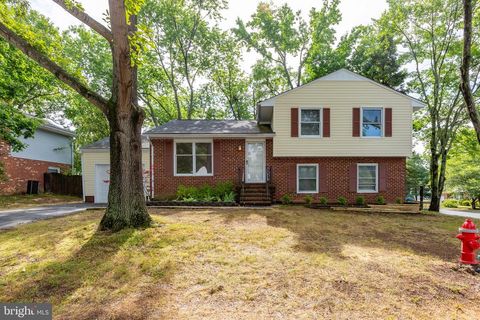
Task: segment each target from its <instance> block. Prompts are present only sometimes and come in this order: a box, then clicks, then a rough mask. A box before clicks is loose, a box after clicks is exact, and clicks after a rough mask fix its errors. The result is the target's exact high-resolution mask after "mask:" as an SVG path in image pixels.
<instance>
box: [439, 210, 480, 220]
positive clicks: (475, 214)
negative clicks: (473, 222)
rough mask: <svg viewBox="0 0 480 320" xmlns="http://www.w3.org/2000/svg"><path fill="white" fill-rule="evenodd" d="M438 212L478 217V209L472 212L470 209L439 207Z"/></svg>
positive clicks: (479, 213) (479, 216)
mask: <svg viewBox="0 0 480 320" xmlns="http://www.w3.org/2000/svg"><path fill="white" fill-rule="evenodd" d="M440 213H441V214H446V215H449V216H457V217H465V218H474V219H480V211H476V212H472V211H461V210H455V209H445V208H443V209H440Z"/></svg>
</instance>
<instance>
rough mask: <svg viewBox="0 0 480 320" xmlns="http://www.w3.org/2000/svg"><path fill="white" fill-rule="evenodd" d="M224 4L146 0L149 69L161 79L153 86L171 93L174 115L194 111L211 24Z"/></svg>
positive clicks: (208, 51)
mask: <svg viewBox="0 0 480 320" xmlns="http://www.w3.org/2000/svg"><path fill="white" fill-rule="evenodd" d="M225 6H226V2H225V1H224V0H222V1H217V0H207V1H197V0H188V1H169V0H148V1H147V2H146V4H145V6H144V8H143V10H142V11H141V17H142V18H144V20H145V22H146V24H147V25H146V26H147V28H148V29H149V30H150V32H148V39H149V45H150V47H151V48H152V51H151V54H149V58H150V63H151V66H152V68H151V69H152V71H153V72H155V74H157V75H159V76H158V79H159V81H162V84H161V85H156V87H157V88H159V89H163V90H164V92H165V94H168V95H169V96H171V98H172V101H173V104H174V105H175V108H176V118H177V119H182V118H185V117H186V118H187V119H191V118H192V117H193V116H194V115H195V111H196V110H195V99H196V95H197V94H198V93H200V92H202V91H201V90H199V87H200V82H201V80H202V77H205V76H206V75H207V73H208V69H209V67H210V57H211V54H212V53H213V51H214V42H213V41H212V40H213V38H212V32H213V27H212V26H211V25H210V24H211V23H212V22H215V21H217V20H218V19H219V18H220V16H219V11H220V10H221V9H223V8H225ZM155 66H156V69H155V68H154V67H155ZM165 80H166V81H165ZM152 85H153V86H155V82H152ZM197 90H199V91H198V92H197ZM142 100H143V99H142ZM163 103H165V102H163Z"/></svg>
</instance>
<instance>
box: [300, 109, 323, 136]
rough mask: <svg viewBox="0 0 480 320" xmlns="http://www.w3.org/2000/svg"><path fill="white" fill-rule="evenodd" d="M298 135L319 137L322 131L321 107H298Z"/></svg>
mask: <svg viewBox="0 0 480 320" xmlns="http://www.w3.org/2000/svg"><path fill="white" fill-rule="evenodd" d="M299 112H300V117H299V118H300V119H299V122H298V125H299V127H300V130H299V131H300V137H314V138H315V137H317V138H318V137H321V132H322V109H320V108H300V109H299Z"/></svg>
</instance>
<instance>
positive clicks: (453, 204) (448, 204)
mask: <svg viewBox="0 0 480 320" xmlns="http://www.w3.org/2000/svg"><path fill="white" fill-rule="evenodd" d="M442 204H443V206H444V207H445V208H458V201H457V200H455V199H445V200H443V202H442Z"/></svg>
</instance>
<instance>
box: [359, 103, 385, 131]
mask: <svg viewBox="0 0 480 320" xmlns="http://www.w3.org/2000/svg"><path fill="white" fill-rule="evenodd" d="M361 128H362V137H381V136H382V135H383V109H382V108H362V127H361Z"/></svg>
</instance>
